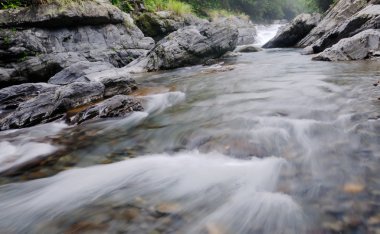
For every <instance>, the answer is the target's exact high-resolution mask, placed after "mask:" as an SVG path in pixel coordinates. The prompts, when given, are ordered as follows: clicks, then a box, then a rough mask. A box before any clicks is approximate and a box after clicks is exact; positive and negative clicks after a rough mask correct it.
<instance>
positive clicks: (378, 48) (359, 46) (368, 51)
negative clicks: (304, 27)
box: [313, 29, 380, 61]
mask: <svg viewBox="0 0 380 234" xmlns="http://www.w3.org/2000/svg"><path fill="white" fill-rule="evenodd" d="M373 56H380V30H373V29H369V30H366V31H363V32H361V33H359V34H357V35H355V36H353V37H350V38H345V39H342V40H340V41H339V42H338V43H337V44H335V45H333V46H332V47H330V48H328V49H326V50H324V51H323V52H321V53H320V54H318V55H317V56H315V57H314V58H313V59H314V60H323V61H349V60H361V59H367V58H370V57H373Z"/></svg>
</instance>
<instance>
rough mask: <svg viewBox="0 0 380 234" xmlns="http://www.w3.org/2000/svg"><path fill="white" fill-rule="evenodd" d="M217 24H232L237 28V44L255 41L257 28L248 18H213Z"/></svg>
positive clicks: (247, 43)
mask: <svg viewBox="0 0 380 234" xmlns="http://www.w3.org/2000/svg"><path fill="white" fill-rule="evenodd" d="M213 21H214V22H217V23H219V24H225V25H233V26H234V27H237V29H238V33H239V36H238V42H237V45H249V44H253V43H255V42H256V38H257V30H256V26H255V25H254V24H253V23H252V21H251V20H249V18H245V17H239V16H230V17H218V18H216V19H214V20H213Z"/></svg>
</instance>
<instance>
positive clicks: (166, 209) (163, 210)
mask: <svg viewBox="0 0 380 234" xmlns="http://www.w3.org/2000/svg"><path fill="white" fill-rule="evenodd" d="M155 210H156V212H158V213H159V214H162V215H170V214H174V213H178V212H179V211H180V210H181V206H180V205H178V204H176V203H161V204H159V205H157V206H156V207H155Z"/></svg>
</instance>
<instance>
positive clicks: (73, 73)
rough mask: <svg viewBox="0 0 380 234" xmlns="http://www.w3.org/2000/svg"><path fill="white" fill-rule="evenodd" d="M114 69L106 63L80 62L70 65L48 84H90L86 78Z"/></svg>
mask: <svg viewBox="0 0 380 234" xmlns="http://www.w3.org/2000/svg"><path fill="white" fill-rule="evenodd" d="M112 68H114V67H113V66H112V64H110V63H105V62H89V61H80V62H77V63H74V64H72V65H70V66H69V67H67V68H65V69H63V70H62V71H60V72H58V73H57V74H55V75H54V76H53V77H52V78H50V79H49V81H48V83H50V84H56V85H66V84H70V83H73V82H89V81H90V80H87V79H86V78H85V77H84V76H85V75H88V74H92V73H95V72H100V71H104V70H109V69H112Z"/></svg>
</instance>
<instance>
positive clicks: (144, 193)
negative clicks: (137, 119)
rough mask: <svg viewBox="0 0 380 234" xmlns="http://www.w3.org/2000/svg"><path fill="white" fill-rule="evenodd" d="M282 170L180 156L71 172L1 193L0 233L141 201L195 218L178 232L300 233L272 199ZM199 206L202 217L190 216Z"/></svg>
mask: <svg viewBox="0 0 380 234" xmlns="http://www.w3.org/2000/svg"><path fill="white" fill-rule="evenodd" d="M284 166H286V161H285V160H283V159H279V158H274V157H269V158H266V159H257V158H252V159H251V160H244V161H243V160H236V159H232V158H229V157H226V156H224V155H221V154H218V153H209V154H200V153H198V152H183V153H179V154H176V155H173V156H171V155H167V154H161V155H147V156H144V157H140V158H137V159H131V160H127V161H123V162H118V163H114V164H110V165H103V166H94V167H89V168H84V169H74V170H70V171H66V172H63V173H61V174H58V175H56V176H54V177H51V178H47V179H41V180H37V181H31V182H26V183H20V184H10V185H5V186H2V187H0V209H1V211H2V212H1V214H0V220H1V222H0V231H10V232H16V233H21V232H24V231H26V230H28V231H29V232H30V233H35V232H38V230H36V229H34V230H31V229H30V227H31V226H32V224H33V223H41V222H42V221H44V222H46V221H48V220H49V219H51V218H52V217H55V218H57V217H59V216H60V215H65V214H67V213H68V212H72V211H73V210H75V209H78V208H81V207H83V206H85V205H87V204H91V203H92V202H94V201H97V200H100V201H101V200H104V199H106V200H107V201H112V203H116V204H117V203H120V202H124V203H125V202H128V201H132V200H133V199H134V198H136V197H143V198H144V199H147V200H149V201H152V202H155V201H157V202H160V201H178V202H179V204H180V207H181V212H198V214H197V216H198V217H197V220H198V221H196V222H195V223H193V224H192V225H191V228H185V227H184V228H185V229H184V230H182V231H184V232H189V233H199V232H200V231H201V229H203V228H204V227H205V225H207V224H208V223H213V224H217V225H218V226H221V227H223V229H225V230H230V231H234V230H240V231H241V233H247V232H249V230H251V229H252V228H254V227H260V228H262V230H263V231H264V232H265V233H281V231H282V230H283V229H284V228H285V230H290V231H292V232H293V233H296V232H298V233H299V231H301V230H303V229H302V227H303V226H304V220H303V215H302V210H301V208H300V207H299V206H298V205H297V203H296V202H294V201H293V200H292V198H291V197H289V196H287V195H284V194H281V193H277V192H276V187H277V180H278V177H279V174H280V173H281V171H282V168H283V167H284ZM216 191H218V192H217V193H215V192H216ZM200 206H201V207H204V209H205V210H208V211H200V212H199V211H196V207H200ZM239 213H242V214H243V213H244V215H243V216H242V215H237V214H239ZM243 217H244V218H243ZM273 217H275V218H273Z"/></svg>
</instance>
